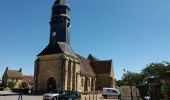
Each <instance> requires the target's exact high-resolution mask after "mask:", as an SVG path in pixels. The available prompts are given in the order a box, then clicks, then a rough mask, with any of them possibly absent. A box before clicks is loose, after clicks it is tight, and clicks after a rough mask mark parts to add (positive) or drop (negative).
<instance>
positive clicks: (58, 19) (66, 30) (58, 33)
mask: <svg viewBox="0 0 170 100" xmlns="http://www.w3.org/2000/svg"><path fill="white" fill-rule="evenodd" d="M69 13H70V8H69V6H68V4H67V2H66V0H56V1H55V3H54V5H53V7H52V15H51V21H50V26H51V30H50V44H53V45H54V44H56V43H58V42H64V43H67V44H70V17H69Z"/></svg>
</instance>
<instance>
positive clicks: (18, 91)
mask: <svg viewBox="0 0 170 100" xmlns="http://www.w3.org/2000/svg"><path fill="white" fill-rule="evenodd" d="M28 91H29V89H22V93H23V94H29V93H28ZM12 92H15V93H20V89H19V88H13V89H12Z"/></svg>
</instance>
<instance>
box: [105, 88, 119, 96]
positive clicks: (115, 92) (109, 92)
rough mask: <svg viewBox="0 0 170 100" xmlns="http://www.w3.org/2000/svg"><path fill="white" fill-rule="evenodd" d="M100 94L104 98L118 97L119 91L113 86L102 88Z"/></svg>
mask: <svg viewBox="0 0 170 100" xmlns="http://www.w3.org/2000/svg"><path fill="white" fill-rule="evenodd" d="M102 96H103V97H104V98H107V97H117V98H119V97H120V92H119V91H118V90H116V89H115V88H103V91H102Z"/></svg>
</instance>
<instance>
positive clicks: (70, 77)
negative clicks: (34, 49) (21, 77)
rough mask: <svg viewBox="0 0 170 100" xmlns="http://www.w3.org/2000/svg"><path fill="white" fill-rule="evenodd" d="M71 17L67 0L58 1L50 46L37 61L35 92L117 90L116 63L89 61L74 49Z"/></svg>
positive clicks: (56, 2) (53, 17) (91, 58)
mask: <svg viewBox="0 0 170 100" xmlns="http://www.w3.org/2000/svg"><path fill="white" fill-rule="evenodd" d="M69 14H70V8H69V6H68V4H67V3H66V0H56V1H55V3H54V5H53V7H52V15H51V21H50V26H51V30H50V40H49V44H48V45H47V47H46V48H45V49H44V50H43V51H42V52H41V53H40V54H38V55H37V59H36V61H35V69H34V82H35V92H36V93H44V92H48V91H50V90H53V89H62V88H63V89H65V90H78V91H80V92H84V91H93V90H94V89H102V88H103V87H114V84H115V82H114V71H113V64H112V60H108V61H107V60H106V61H102V60H99V59H97V58H95V57H93V56H92V55H89V57H88V58H87V59H86V58H84V57H82V56H81V55H79V54H77V53H75V52H74V51H73V49H72V48H71V46H70V16H69Z"/></svg>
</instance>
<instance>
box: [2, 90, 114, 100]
mask: <svg viewBox="0 0 170 100" xmlns="http://www.w3.org/2000/svg"><path fill="white" fill-rule="evenodd" d="M18 96H19V95H18V94H16V93H12V92H8V91H0V100H18ZM22 100H43V96H42V95H41V96H34V95H23V96H22ZM81 100H93V95H82V99H81ZM94 100H117V99H114V98H108V99H104V98H103V97H102V96H101V94H98V95H97V98H96V95H94Z"/></svg>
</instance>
